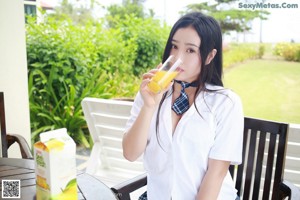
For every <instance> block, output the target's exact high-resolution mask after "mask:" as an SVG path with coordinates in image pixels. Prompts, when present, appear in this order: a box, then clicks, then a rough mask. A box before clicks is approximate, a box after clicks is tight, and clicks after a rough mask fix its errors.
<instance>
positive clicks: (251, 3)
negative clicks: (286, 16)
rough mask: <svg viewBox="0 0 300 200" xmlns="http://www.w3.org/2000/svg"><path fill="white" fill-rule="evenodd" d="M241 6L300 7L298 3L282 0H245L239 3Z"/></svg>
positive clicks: (256, 7)
mask: <svg viewBox="0 0 300 200" xmlns="http://www.w3.org/2000/svg"><path fill="white" fill-rule="evenodd" d="M238 7H239V8H244V9H252V10H255V9H268V8H274V9H287V8H289V9H295V8H299V5H298V4H297V3H287V2H282V3H278V2H276V3H272V2H266V1H247V0H246V1H244V2H240V3H238Z"/></svg>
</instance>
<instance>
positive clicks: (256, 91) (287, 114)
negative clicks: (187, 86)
mask: <svg viewBox="0 0 300 200" xmlns="http://www.w3.org/2000/svg"><path fill="white" fill-rule="evenodd" d="M224 84H225V87H228V88H231V89H233V90H234V91H235V92H236V93H237V94H239V96H240V97H241V99H242V102H243V106H244V113H245V115H246V116H251V117H257V118H263V119H269V120H276V121H282V122H289V123H298V124H300V63H294V62H286V61H282V60H269V59H268V60H250V61H247V62H244V63H241V64H238V65H236V66H234V67H231V68H229V69H226V70H225V73H224Z"/></svg>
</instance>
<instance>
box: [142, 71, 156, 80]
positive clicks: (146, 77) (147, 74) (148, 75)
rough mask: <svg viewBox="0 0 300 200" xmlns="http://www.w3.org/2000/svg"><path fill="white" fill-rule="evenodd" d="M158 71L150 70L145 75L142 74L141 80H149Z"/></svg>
mask: <svg viewBox="0 0 300 200" xmlns="http://www.w3.org/2000/svg"><path fill="white" fill-rule="evenodd" d="M157 71H158V69H151V70H150V71H148V72H147V73H145V74H143V76H142V78H143V80H144V79H151V78H152V77H153V76H154V75H155V73H156V72H157Z"/></svg>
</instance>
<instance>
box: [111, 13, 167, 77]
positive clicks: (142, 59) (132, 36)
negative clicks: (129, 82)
mask: <svg viewBox="0 0 300 200" xmlns="http://www.w3.org/2000/svg"><path fill="white" fill-rule="evenodd" d="M114 24H115V28H117V29H118V30H120V32H121V33H122V37H123V39H124V40H125V41H131V42H133V43H135V44H136V45H137V49H136V54H137V55H136V58H135V60H134V64H133V68H132V72H133V73H134V74H135V75H137V76H138V75H140V74H141V73H143V72H145V71H147V70H148V69H150V68H154V67H156V65H157V64H158V63H160V62H161V59H162V53H163V50H164V47H165V43H166V40H167V37H168V33H169V31H170V27H168V26H163V27H161V26H160V22H159V21H158V20H154V19H153V18H147V19H141V18H137V17H135V15H126V16H125V20H124V19H122V20H121V19H119V18H118V17H115V18H114Z"/></svg>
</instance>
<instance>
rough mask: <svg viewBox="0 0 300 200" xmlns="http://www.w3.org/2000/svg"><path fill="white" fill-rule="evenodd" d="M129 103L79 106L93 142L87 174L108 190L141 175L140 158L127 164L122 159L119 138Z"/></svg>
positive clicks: (87, 102)
mask: <svg viewBox="0 0 300 200" xmlns="http://www.w3.org/2000/svg"><path fill="white" fill-rule="evenodd" d="M132 103H133V102H132V101H131V102H130V101H124V100H112V99H99V98H89V97H86V98H84V99H83V100H82V102H81V105H82V108H83V112H84V116H85V119H86V121H87V125H88V129H89V132H90V134H91V136H92V139H93V142H94V145H93V148H92V151H91V155H90V158H89V160H88V166H87V170H86V172H87V173H89V174H92V175H96V176H98V177H99V178H101V180H102V181H103V182H104V183H105V184H107V185H108V186H109V187H111V186H113V185H116V184H117V183H120V182H122V181H125V180H128V179H129V178H132V177H135V176H137V175H139V174H142V173H144V168H143V164H142V159H141V158H139V159H138V160H137V161H135V162H129V161H127V160H126V159H125V158H124V157H123V151H122V137H123V133H124V127H125V125H126V122H127V120H128V118H129V116H130V110H131V107H132Z"/></svg>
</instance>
